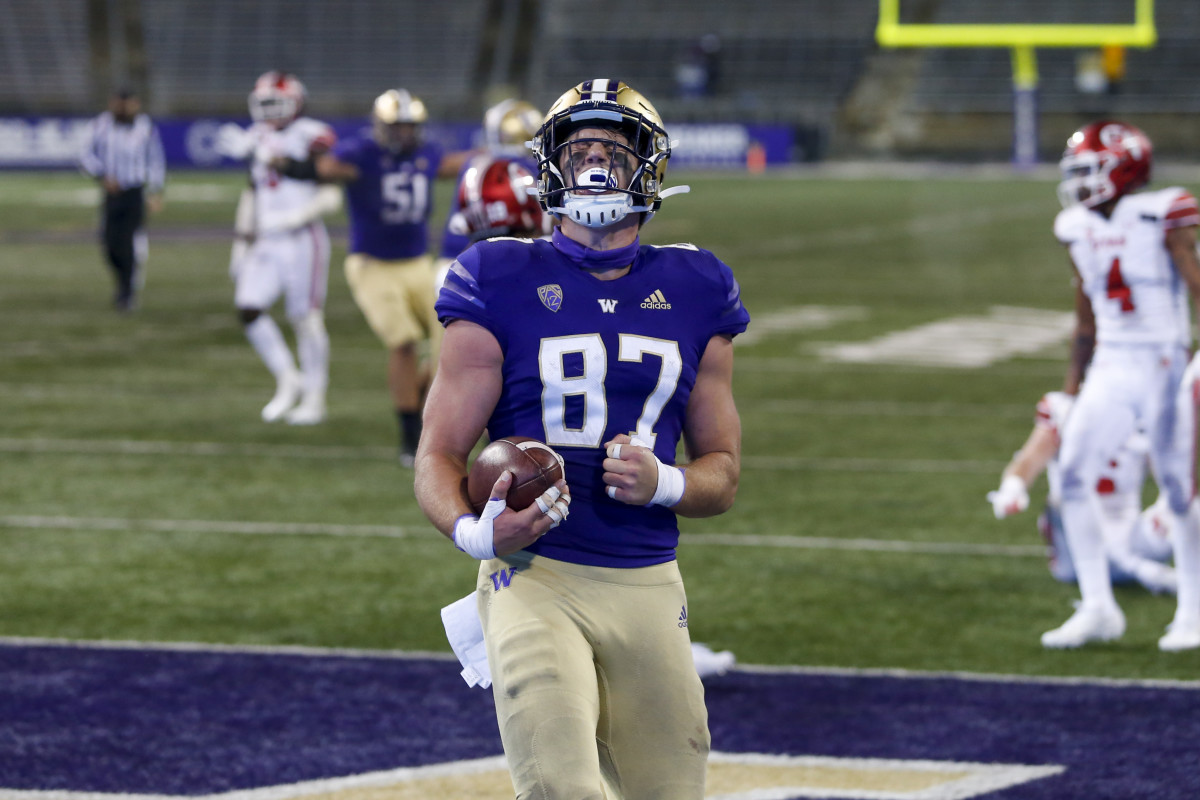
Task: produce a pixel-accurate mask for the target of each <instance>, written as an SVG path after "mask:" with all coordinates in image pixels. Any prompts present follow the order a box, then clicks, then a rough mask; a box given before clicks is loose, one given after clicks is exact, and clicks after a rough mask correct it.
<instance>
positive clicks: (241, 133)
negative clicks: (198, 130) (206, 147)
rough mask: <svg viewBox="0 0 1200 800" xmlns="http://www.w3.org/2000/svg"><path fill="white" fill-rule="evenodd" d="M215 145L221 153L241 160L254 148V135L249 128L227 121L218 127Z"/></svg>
mask: <svg viewBox="0 0 1200 800" xmlns="http://www.w3.org/2000/svg"><path fill="white" fill-rule="evenodd" d="M213 146H214V147H216V150H217V152H218V153H220V154H221V155H223V156H227V157H229V158H235V159H237V160H238V161H241V160H243V159H245V158H246V157H247V156H249V155H250V152H251V151H252V150H253V149H254V137H253V136H251V135H250V131H249V130H248V129H246V128H242V127H240V126H238V125H234V124H233V123H232V122H227V123H225V124H224V125H222V126H221V127H220V128H218V129H217V138H216V141H214V142H213Z"/></svg>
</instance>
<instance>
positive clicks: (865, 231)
mask: <svg viewBox="0 0 1200 800" xmlns="http://www.w3.org/2000/svg"><path fill="white" fill-rule="evenodd" d="M1043 215H1044V212H1043V211H1042V209H1040V208H1036V207H1032V206H1031V205H1030V204H1029V203H1018V204H1015V205H1009V206H987V207H981V208H975V209H967V210H963V211H957V212H954V213H949V214H927V215H924V216H918V217H909V218H907V219H902V220H898V221H896V222H886V223H876V224H871V225H856V226H853V227H848V228H837V227H835V228H828V229H825V230H822V231H817V232H812V233H799V234H791V235H780V236H770V237H761V238H755V239H751V240H748V241H743V242H740V243H739V244H738V246H737V251H738V257H739V258H741V259H743V260H744V259H746V258H748V257H755V256H759V257H763V256H781V255H792V256H794V255H795V254H796V253H801V252H805V251H812V250H817V249H821V248H830V247H861V246H864V245H872V244H879V243H882V242H891V241H894V240H896V239H899V238H906V237H911V238H923V237H929V236H931V235H945V232H946V231H948V230H958V231H965V230H967V229H970V228H978V227H984V226H988V225H995V224H997V223H1002V222H1010V221H1014V220H1020V219H1029V218H1034V217H1041V216H1043Z"/></svg>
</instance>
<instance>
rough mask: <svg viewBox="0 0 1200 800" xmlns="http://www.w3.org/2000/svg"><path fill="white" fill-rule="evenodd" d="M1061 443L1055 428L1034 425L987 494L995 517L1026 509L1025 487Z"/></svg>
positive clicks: (1047, 462) (1003, 516)
mask: <svg viewBox="0 0 1200 800" xmlns="http://www.w3.org/2000/svg"><path fill="white" fill-rule="evenodd" d="M1060 444H1061V442H1060V440H1059V436H1058V431H1057V430H1055V429H1054V428H1053V427H1051V426H1049V425H1034V426H1033V431H1032V432H1030V434H1029V438H1028V439H1026V440H1025V444H1023V445H1021V449H1020V450H1018V451H1017V453H1016V454H1015V455H1014V456H1013V457H1012V460H1011V461H1009V462H1008V466H1006V467H1005V468H1004V472H1003V473H1002V474H1001V478H1000V488H999V489H996V490H995V491H993V492H988V493H987V499H988V502H989V503H991V504H992V513H994V514H995V515H996V519H1004V518H1005V517H1009V516H1012V515H1013V514H1019V513H1020V512H1022V511H1024V510H1025V509H1027V508H1029V487H1030V486H1032V485H1033V482H1034V481H1035V480H1037V477H1038V476H1039V475H1041V474H1042V472H1043V470H1045V469H1046V465H1047V464H1049V463H1050V459H1052V458H1054V454H1055V453H1057V452H1058V448H1059V445H1060Z"/></svg>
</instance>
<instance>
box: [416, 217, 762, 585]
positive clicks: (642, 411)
mask: <svg viewBox="0 0 1200 800" xmlns="http://www.w3.org/2000/svg"><path fill="white" fill-rule="evenodd" d="M559 235H561V234H559ZM437 312H438V318H439V319H440V320H441V321H442V322H443V324H447V325H448V324H450V322H451V321H452V320H456V319H463V320H469V321H471V322H474V323H476V324H478V325H481V326H483V327H484V328H486V329H487V330H489V331H490V332H491V333H492V334H493V335H494V336H495V337H496V340H497V341H498V342H499V344H500V348H501V351H502V352H503V354H504V367H503V373H504V386H503V390H502V392H501V395H500V399H499V401H498V402H497V404H496V408H495V410H494V411H493V413H492V416H491V419H490V420H489V421H488V434H489V436H491V437H492V438H493V439H495V438H498V437H502V436H512V435H519V436H530V437H532V438H535V439H540V440H542V441H544V442H546V443H547V444H549V445H551V446H552V447H554V448H555V449H556V450H557V451H558V452H559V454H560V455H562V456H563V458H564V460H565V461H566V480H567V483H568V485H569V486H570V488H571V515H570V517H568V518H567V520H566V521H565V522H563V524H562V525H560V526H559V527H557V528H555V529H554V530H552V531H551V532H550V533H549V534H547V535H546V536H544V537H543V538H542V539H540V540H539V541H538V542H536V543H535V544H533V545H532V546H530V547H529V550H530V551H531V552H534V553H538V554H540V555H544V556H547V557H549V558H554V559H558V560H561V561H569V562H573V563H578V564H588V565H592V566H611V567H638V566H647V565H651V564H659V563H663V562H666V561H670V560H672V559H674V557H675V546H676V544H677V543H678V540H679V530H678V527H677V526H676V521H675V514H674V513H673V512H672V511H671V510H670V509H668V508H663V507H661V506H651V507H640V506H630V505H627V504H625V503H621V502H618V501H616V500H613V499H611V498H609V497H608V495H607V494H606V493H605V491H604V490H605V486H604V483H603V481H602V479H601V475H602V474H603V467H602V462H603V460H604V447H603V445H604V442H607V441H608V440H610V439H611V438H612V437H614V436H616V435H617V434H620V433H624V434H628V435H630V436H636V437H638V438H639V439H640V440H641V441H643V442H645V443H647V444H648V445H649V446H651V447H652V448H653V449H654V453H655V455H656V456H658V458H659V459H660V460H661V461H663V462H665V463H667V464H673V463H675V452H676V447H677V445H678V443H679V440H680V436H681V434H682V430H683V424H684V418H685V414H686V410H687V404H688V398H689V396H690V394H691V391H692V387H693V385H694V384H695V381H696V371H697V368H698V366H699V364H700V359H701V357H702V356H703V355H704V350H705V348H706V347H707V346H708V342H709V340H710V339H711V338H712V337H713V336H718V335H727V336H733V335H736V334H738V333H741V332H742V331H744V330H745V329H746V325H747V323H748V322H749V320H750V315H749V314H748V313H747V312H746V309H745V308H744V307H743V306H742V301H741V295H740V291H739V288H738V284H737V281H735V280H734V277H733V273H732V272H731V271H730V269H729V267H727V266H726V265H725V264H723V263H722V262H721V261H719V260H718V259H717V258H716V257H715V256H714V255H713V254H712V253H709V252H707V251H705V250H700V249H698V248H695V247H693V246H691V245H672V246H666V247H655V246H642V247H639V248H637V250H636V256H635V257H634V259H633V263H632V267H631V269H630V271H629V273H628V274H626V275H624V276H622V277H620V278H618V279H616V280H609V281H602V280H599V279H598V278H596V277H595V276H594V275H592V274H591V273H589V272H588V271H587V270H585V269H583V268H582V267H580V266H579V265H578V264H577V263H576V262H575V261H573V260H572V259H571V258H569V257H568V256H567V255H565V254H564V253H563V252H561V251H560V250H559V249H558V247H557V246H556V245H555V243H553V242H550V241H545V240H537V241H530V240H526V239H492V240H489V241H484V242H478V243H476V244H475V245H474V246H472V247H470V248H469V249H467V250H466V251H465V252H463V253H462V254H461V255H460V256H459V257H458V260H457V261H456V262H455V263H454V264H453V265H452V266H451V268H450V273H449V275H448V276H447V279H446V283H445V285H444V286H443V288H442V291H441V295H440V296H439V298H438V301H437Z"/></svg>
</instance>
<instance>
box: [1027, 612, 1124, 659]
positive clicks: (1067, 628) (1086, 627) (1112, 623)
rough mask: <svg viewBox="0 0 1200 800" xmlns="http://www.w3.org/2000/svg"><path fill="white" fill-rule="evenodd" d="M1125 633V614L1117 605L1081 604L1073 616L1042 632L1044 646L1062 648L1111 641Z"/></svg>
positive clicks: (1055, 648)
mask: <svg viewBox="0 0 1200 800" xmlns="http://www.w3.org/2000/svg"><path fill="white" fill-rule="evenodd" d="M1124 633H1125V615H1124V614H1123V613H1121V609H1119V608H1117V606H1115V605H1113V606H1109V607H1107V608H1089V607H1085V606H1082V605H1081V606H1079V608H1077V609H1076V610H1075V613H1074V614H1072V615H1071V618H1070V619H1068V620H1067V621H1066V622H1064V623H1063V624H1062V625H1060V626H1059V627H1057V628H1055V629H1054V630H1052V631H1046V632H1045V633H1043V634H1042V647H1047V648H1051V649H1054V650H1061V649H1065V648H1074V647H1082V646H1083V645H1085V644H1087V643H1088V642H1111V641H1112V640H1113V639H1120V638H1121V636H1122V635H1123V634H1124Z"/></svg>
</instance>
